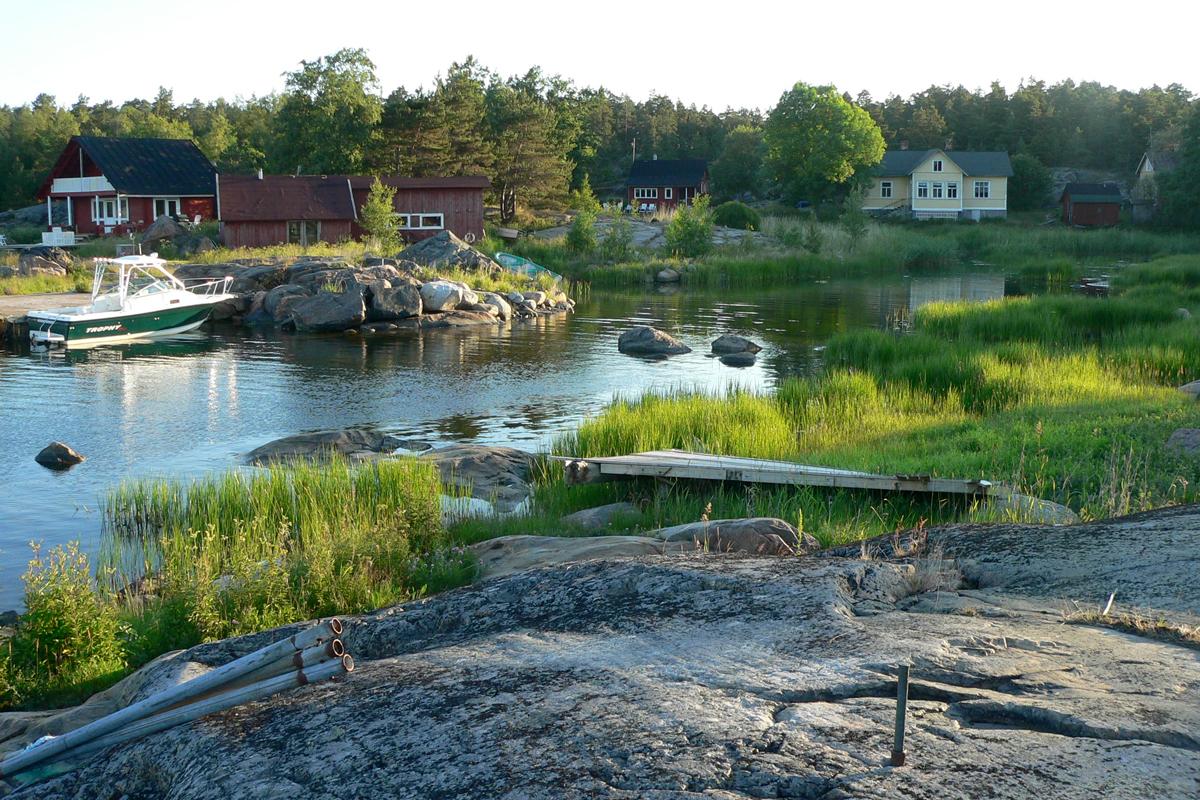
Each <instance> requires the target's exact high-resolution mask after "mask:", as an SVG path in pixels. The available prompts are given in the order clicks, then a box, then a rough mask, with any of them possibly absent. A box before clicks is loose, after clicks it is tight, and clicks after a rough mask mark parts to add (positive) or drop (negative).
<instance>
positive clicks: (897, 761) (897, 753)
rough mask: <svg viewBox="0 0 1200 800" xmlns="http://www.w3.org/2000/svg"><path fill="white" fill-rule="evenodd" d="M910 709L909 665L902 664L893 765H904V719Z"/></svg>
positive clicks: (897, 696)
mask: <svg viewBox="0 0 1200 800" xmlns="http://www.w3.org/2000/svg"><path fill="white" fill-rule="evenodd" d="M907 710H908V665H907V664H901V665H900V667H899V669H898V670H897V675H896V737H895V740H894V742H893V743H892V766H893V767H903V766H904V721H905V713H906V712H907Z"/></svg>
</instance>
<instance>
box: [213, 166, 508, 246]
mask: <svg viewBox="0 0 1200 800" xmlns="http://www.w3.org/2000/svg"><path fill="white" fill-rule="evenodd" d="M374 180H375V179H374V178H372V177H370V176H363V175H299V176H295V177H292V176H288V175H266V176H258V177H255V176H249V177H244V176H231V175H223V176H221V180H220V198H219V199H220V202H219V204H218V206H219V212H220V219H221V240H222V242H223V243H224V244H225V245H226V246H227V247H266V246H269V245H274V244H284V243H290V244H299V245H305V246H307V245H310V244H314V243H316V242H337V241H340V240H343V239H352V238H357V237H361V236H362V235H363V229H362V227H361V226H360V225H359V223H358V217H359V211H360V210H361V209H362V207H363V204H364V203H365V202H366V201H367V194H368V192H370V189H371V183H372V182H373V181H374ZM381 180H382V182H383V183H385V184H387V185H388V186H391V187H392V188H394V189H395V190H396V196H395V200H394V201H393V205H394V207H395V210H396V215H397V218H398V219H399V222H400V228H401V231H402V235H403V237H404V238H405V240H407V241H416V240H418V239H424V238H427V237H429V236H433V235H434V234H436V233H438V232H440V231H443V230H449V231H452V232H453V233H454V234H455V235H456V236H458V237H460V238H462V239H466V240H468V241H475V240H478V239H481V238H483V190H484V189H486V188H487V187H488V186H489V185H490V182H489V181H488V179H487V178H484V177H479V176H461V177H450V178H400V177H384V178H381Z"/></svg>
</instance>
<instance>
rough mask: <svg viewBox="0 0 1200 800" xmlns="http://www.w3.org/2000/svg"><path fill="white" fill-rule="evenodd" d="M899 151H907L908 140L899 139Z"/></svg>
mask: <svg viewBox="0 0 1200 800" xmlns="http://www.w3.org/2000/svg"><path fill="white" fill-rule="evenodd" d="M900 149H901V150H907V149H908V139H901V140H900Z"/></svg>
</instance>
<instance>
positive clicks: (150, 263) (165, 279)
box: [92, 253, 233, 308]
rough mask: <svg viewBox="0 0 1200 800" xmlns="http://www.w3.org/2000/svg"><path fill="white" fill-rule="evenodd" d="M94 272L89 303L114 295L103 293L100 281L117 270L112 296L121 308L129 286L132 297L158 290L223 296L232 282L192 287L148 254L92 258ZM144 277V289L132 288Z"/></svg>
mask: <svg viewBox="0 0 1200 800" xmlns="http://www.w3.org/2000/svg"><path fill="white" fill-rule="evenodd" d="M93 262H94V271H93V274H92V304H93V305H94V304H95V302H96V299H97V298H98V297H100V295H102V294H111V293H114V292H113V290H112V289H111V288H110V289H109V290H108V291H104V289H105V285H104V279H105V277H106V276H107V275H109V274H110V271H111V270H112V268H113V267H116V268H117V272H116V275H117V283H116V287H115V294H116V295H117V299H118V301H119V302H120V306H121V308H124V307H125V303H126V301H127V300H128V298H129V297H130V296H131V295H130V293H129V290H130V288H131V287H133V288H135V289H136V290H135V291H134V293H133V295H132V296H133V297H138V296H144V295H148V294H156V293H158V292H162V291H181V292H191V293H192V294H198V295H205V296H207V295H217V294H225V293H227V292H228V290H229V286H230V284H232V283H233V278H232V277H231V276H226V277H225V278H219V279H216V280H211V281H207V282H204V283H200V284H197V285H195V286H190V287H189V286H188V285H187V284H185V283H184V282H183V281H181V280H180V279H179V278H176V277H175V276H174V275H172V274H171V273H170V272H168V271H167V269H166V267H165V266H164V265H165V264H166V263H167V262H166V260H165V259H162V258H159V257H158V253H151V254H150V255H131V256H121V257H120V258H96V259H93ZM139 277H140V278H147V279H149V283H147V284H145V285H144V286H140V287H139V286H136V284H135V281H136V280H137V279H138V278H139Z"/></svg>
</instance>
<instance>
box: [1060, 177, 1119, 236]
mask: <svg viewBox="0 0 1200 800" xmlns="http://www.w3.org/2000/svg"><path fill="white" fill-rule="evenodd" d="M1060 199H1061V201H1062V221H1063V222H1065V223H1067V224H1068V225H1078V226H1081V227H1089V228H1091V227H1102V226H1105V225H1116V224H1117V223H1118V222H1120V220H1121V189H1120V187H1119V186H1117V185H1116V184H1115V183H1068V184H1067V185H1066V187H1065V188H1064V189H1063V193H1062V197H1061V198H1060Z"/></svg>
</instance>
